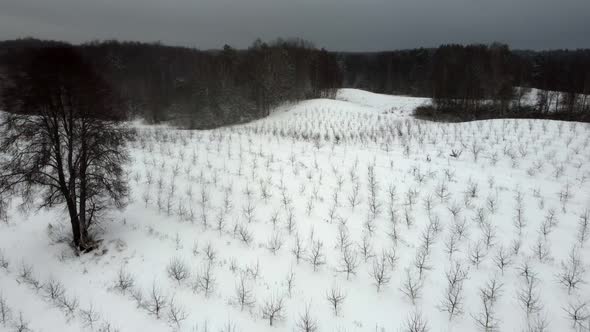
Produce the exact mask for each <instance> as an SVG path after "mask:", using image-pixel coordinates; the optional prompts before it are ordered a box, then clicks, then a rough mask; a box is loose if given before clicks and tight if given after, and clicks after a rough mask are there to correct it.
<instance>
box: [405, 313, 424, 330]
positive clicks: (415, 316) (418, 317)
mask: <svg viewBox="0 0 590 332" xmlns="http://www.w3.org/2000/svg"><path fill="white" fill-rule="evenodd" d="M428 331H429V327H428V322H427V321H426V319H424V317H423V316H422V313H421V312H420V311H417V310H416V311H414V312H413V313H412V314H411V315H410V316H409V317H408V319H407V320H406V327H405V328H404V332H428Z"/></svg>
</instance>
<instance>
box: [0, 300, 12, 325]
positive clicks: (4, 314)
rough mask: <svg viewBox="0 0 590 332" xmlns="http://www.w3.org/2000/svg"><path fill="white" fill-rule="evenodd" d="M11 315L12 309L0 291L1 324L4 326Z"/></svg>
mask: <svg viewBox="0 0 590 332" xmlns="http://www.w3.org/2000/svg"><path fill="white" fill-rule="evenodd" d="M11 315H12V310H10V308H9V307H8V303H6V299H5V298H4V294H2V293H0V323H2V325H3V326H6V323H8V321H10V318H11Z"/></svg>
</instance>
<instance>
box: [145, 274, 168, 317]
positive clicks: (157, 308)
mask: <svg viewBox="0 0 590 332" xmlns="http://www.w3.org/2000/svg"><path fill="white" fill-rule="evenodd" d="M167 305H168V299H167V297H166V295H164V293H163V292H162V290H161V289H160V287H159V286H158V285H156V282H155V281H154V283H153V284H152V290H151V292H150V294H149V298H148V299H147V302H146V309H147V311H148V312H149V313H151V314H153V315H156V318H158V319H160V315H161V314H162V311H163V310H164V308H165V307H166V306H167Z"/></svg>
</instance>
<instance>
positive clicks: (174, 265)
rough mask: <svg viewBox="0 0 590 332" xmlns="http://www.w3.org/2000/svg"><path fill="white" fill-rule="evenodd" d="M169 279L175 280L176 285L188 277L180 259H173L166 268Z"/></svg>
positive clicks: (185, 267)
mask: <svg viewBox="0 0 590 332" xmlns="http://www.w3.org/2000/svg"><path fill="white" fill-rule="evenodd" d="M166 271H167V272H168V276H169V277H170V279H173V280H175V281H176V282H177V283H178V285H180V283H182V282H183V281H184V280H186V279H188V278H189V277H190V272H189V270H188V267H187V266H186V264H185V263H184V262H183V261H182V260H181V259H180V258H174V259H172V260H171V261H170V263H168V267H167V268H166Z"/></svg>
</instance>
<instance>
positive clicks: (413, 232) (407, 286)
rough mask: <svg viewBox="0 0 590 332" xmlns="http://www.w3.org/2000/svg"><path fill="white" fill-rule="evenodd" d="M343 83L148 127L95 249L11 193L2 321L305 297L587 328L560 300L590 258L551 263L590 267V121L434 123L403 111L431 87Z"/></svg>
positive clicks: (261, 315) (513, 323) (192, 325)
mask: <svg viewBox="0 0 590 332" xmlns="http://www.w3.org/2000/svg"><path fill="white" fill-rule="evenodd" d="M337 99H338V100H311V101H305V102H302V103H299V104H297V105H294V106H292V107H289V108H285V109H283V110H281V111H278V112H274V113H273V114H272V115H271V116H270V117H268V118H266V119H262V120H258V121H255V122H253V123H249V124H245V125H240V126H233V127H229V128H223V129H218V130H212V131H187V130H175V129H171V128H165V127H150V126H140V127H139V129H138V130H139V139H138V140H137V141H136V142H133V143H132V144H131V147H130V149H131V152H132V156H133V162H132V164H131V165H130V170H131V172H130V184H131V187H132V198H133V202H132V203H131V204H130V205H129V206H128V207H127V208H126V209H125V210H124V211H122V212H117V213H114V214H113V215H112V221H108V222H104V223H103V224H102V226H101V228H102V233H101V238H103V239H104V242H103V243H104V246H103V248H102V249H101V250H100V251H98V252H96V253H93V254H89V255H85V256H82V257H79V258H78V257H72V256H71V251H70V250H69V249H68V248H67V245H66V244H64V243H63V242H60V241H59V239H60V234H67V223H66V222H67V218H65V215H64V213H60V212H59V211H39V212H34V211H29V213H28V214H23V212H22V211H19V210H18V209H16V208H14V209H12V211H11V214H10V218H9V223H8V224H0V250H1V253H2V255H1V256H0V258H2V259H0V263H2V261H6V267H5V268H2V267H0V293H1V297H2V299H4V302H5V303H6V305H5V306H6V307H7V308H9V309H10V311H11V318H10V319H9V320H7V322H6V324H2V323H1V321H0V330H2V331H4V330H6V331H12V330H14V328H13V327H14V325H15V322H18V321H19V314H20V313H22V318H23V320H24V321H25V322H28V323H29V324H28V326H29V328H30V329H31V330H33V331H115V330H119V331H197V332H201V331H305V329H301V327H302V325H303V323H302V322H303V321H304V320H303V319H302V318H304V317H305V312H306V309H309V310H308V312H309V317H310V321H312V322H315V325H316V326H317V329H316V330H313V329H310V330H309V331H420V330H419V329H416V330H409V329H407V327H408V322H409V321H412V319H413V318H416V317H421V319H422V320H423V321H424V322H425V324H427V326H428V327H429V330H430V331H478V330H483V329H482V328H481V326H480V325H481V324H480V323H482V322H483V321H485V318H486V317H485V316H484V312H485V311H484V304H485V306H487V308H488V309H489V311H488V313H489V314H490V315H489V316H488V318H489V320H488V321H489V322H490V324H489V325H490V327H495V328H496V329H495V330H498V331H529V330H528V329H529V328H535V327H538V326H539V325H543V324H546V325H547V327H548V329H546V330H550V331H576V329H578V330H583V331H587V329H588V328H589V327H590V321H588V320H586V321H583V322H580V323H579V324H578V325H577V326H575V327H574V323H573V321H571V320H570V319H569V317H568V311H571V310H570V305H572V306H574V307H575V306H577V305H578V304H580V303H583V302H585V301H590V284H589V283H588V282H590V274H589V272H587V271H583V272H581V273H580V274H579V275H580V277H581V279H582V280H584V281H585V282H584V283H578V284H576V287H575V288H573V289H571V290H570V291H569V292H568V288H567V287H565V286H564V285H563V284H562V283H561V282H560V281H561V279H562V278H561V276H562V274H563V271H564V269H565V270H567V269H568V268H569V267H570V265H571V264H570V261H569V260H568V257H569V254H570V253H571V251H572V249H574V251H575V256H576V257H577V261H574V262H577V263H579V264H578V265H576V266H577V268H578V270H577V271H582V270H583V269H585V270H589V266H588V265H589V264H590V249H589V248H590V241H588V240H586V239H587V238H588V237H590V234H589V233H588V232H590V224H589V223H588V221H587V219H588V208H589V206H590V181H589V179H590V127H589V126H588V124H582V123H573V122H572V123H566V122H558V121H546V120H490V121H477V122H468V123H451V124H448V123H432V122H425V121H419V120H415V119H413V118H411V117H409V116H407V114H408V112H409V111H411V108H413V107H415V106H416V105H419V104H421V103H423V102H427V101H425V100H423V99H419V98H410V97H399V96H382V95H375V94H371V93H367V92H363V91H357V90H342V91H340V92H339V94H338V97H337ZM451 154H453V155H454V156H451ZM584 218H586V219H584ZM584 220H586V228H584ZM62 223H63V226H60V225H62ZM48 225H52V226H51V227H48ZM297 256H300V257H299V259H298V258H297ZM173 262H175V263H176V264H172V263H173ZM314 262H315V264H314ZM346 263H348V264H346ZM0 265H4V264H0ZM347 265H348V268H347ZM172 266H176V267H183V266H184V267H185V268H186V272H187V273H186V275H185V276H184V278H182V277H183V275H182V274H181V273H180V274H178V277H179V279H180V280H176V279H174V278H172V277H171V276H170V273H169V272H170V271H169V270H170V268H171V267H172ZM180 270H182V269H177V271H176V272H179V271H180ZM347 270H348V272H350V273H347ZM453 271H454V272H456V273H452V272H453ZM180 272H181V271H180ZM453 275H454V276H455V278H453ZM120 277H121V278H120ZM119 279H121V281H123V282H121V283H119V282H118V281H119ZM378 280H380V281H381V283H379V282H378ZM449 280H454V282H453V283H450V282H449ZM125 281H127V283H126V282H125ZM494 281H495V284H494ZM121 284H122V285H123V287H121ZM50 285H53V286H54V287H50ZM56 285H63V290H64V292H63V294H58V296H54V298H52V296H51V292H50V290H51V289H55V288H56V287H55V286H56ZM125 285H126V286H128V287H125ZM494 285H495V286H494ZM57 288H59V287H57ZM124 288H126V289H124ZM53 293H55V292H53ZM492 293H493V294H492ZM240 294H241V295H242V296H239V295H240ZM332 294H336V295H341V296H342V300H341V301H340V302H339V304H338V305H337V306H336V309H337V310H336V312H335V310H334V305H333V303H332V302H330V300H329V299H328V298H338V296H331V295H332ZM447 294H449V295H451V296H446V295H447ZM154 295H159V297H158V296H154ZM412 295H415V296H412ZM155 298H159V299H160V300H162V303H161V304H162V309H161V311H160V312H159V313H156V311H157V310H155V309H156V306H155V305H156V303H157V302H159V301H155V300H154V299H155ZM240 298H241V299H243V300H244V301H240ZM449 300H453V301H451V302H456V303H457V307H456V309H457V310H456V311H455V312H454V314H453V315H452V319H451V318H450V317H451V315H450V313H449V305H448V304H449ZM76 301H77V302H76ZM273 301H274V304H275V307H276V304H277V303H280V304H282V309H281V310H278V312H277V315H275V317H274V318H275V319H274V320H273V322H272V326H270V318H269V317H268V315H267V311H268V310H265V309H268V308H269V307H270V306H271V304H272V302H273ZM240 302H243V303H240ZM74 303H75V304H77V305H73V304H74ZM527 304H528V309H527ZM584 310H586V312H588V311H589V309H588V308H586V309H584ZM174 317H176V318H177V319H174ZM179 318H184V319H179ZM107 326H108V327H109V328H110V329H107ZM584 329H586V330H584ZM546 330H541V329H531V331H546Z"/></svg>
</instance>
